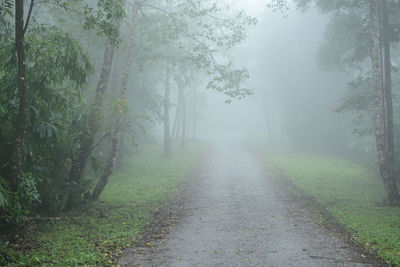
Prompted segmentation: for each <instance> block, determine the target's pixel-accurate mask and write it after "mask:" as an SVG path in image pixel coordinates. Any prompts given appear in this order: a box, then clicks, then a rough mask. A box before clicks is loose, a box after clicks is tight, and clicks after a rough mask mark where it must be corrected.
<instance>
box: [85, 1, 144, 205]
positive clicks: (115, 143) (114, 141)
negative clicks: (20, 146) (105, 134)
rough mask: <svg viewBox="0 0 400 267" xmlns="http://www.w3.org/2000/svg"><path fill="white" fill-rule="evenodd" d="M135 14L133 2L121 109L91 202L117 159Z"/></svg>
mask: <svg viewBox="0 0 400 267" xmlns="http://www.w3.org/2000/svg"><path fill="white" fill-rule="evenodd" d="M137 12H138V6H137V4H136V2H135V4H134V7H133V9H132V23H131V28H130V31H129V42H128V53H127V55H126V58H125V63H124V68H123V73H122V77H121V92H120V101H121V108H120V109H119V110H117V120H116V123H115V125H114V129H113V130H112V135H111V151H110V155H109V157H108V160H107V165H106V167H105V169H104V173H103V175H102V176H100V178H99V181H98V182H97V184H96V187H95V188H94V190H93V192H92V194H91V197H90V198H91V201H96V200H97V199H98V198H99V197H100V195H101V193H102V192H103V190H104V188H105V187H106V185H107V183H108V180H109V179H110V177H111V174H112V172H113V170H114V167H115V161H116V158H117V153H118V149H119V144H120V141H121V129H122V124H123V114H124V111H125V108H126V107H125V106H124V105H127V103H128V100H127V98H126V92H127V91H128V81H129V73H130V69H131V67H132V64H133V58H132V49H133V47H134V45H135V42H134V37H135V27H136V17H137Z"/></svg>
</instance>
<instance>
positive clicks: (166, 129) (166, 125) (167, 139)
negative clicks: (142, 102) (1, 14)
mask: <svg viewBox="0 0 400 267" xmlns="http://www.w3.org/2000/svg"><path fill="white" fill-rule="evenodd" d="M169 76H170V74H169V67H168V66H167V67H166V69H165V86H164V156H170V155H171V138H170V130H169V102H170V100H169V96H170V84H169V82H170V77H169Z"/></svg>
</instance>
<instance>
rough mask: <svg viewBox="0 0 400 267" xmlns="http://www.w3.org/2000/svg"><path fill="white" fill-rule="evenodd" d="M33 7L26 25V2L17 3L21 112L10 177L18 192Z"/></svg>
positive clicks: (27, 99)
mask: <svg viewBox="0 0 400 267" xmlns="http://www.w3.org/2000/svg"><path fill="white" fill-rule="evenodd" d="M33 5H34V0H31V4H30V8H29V13H28V17H27V19H26V23H24V0H16V1H15V48H16V51H17V61H18V65H17V68H18V76H17V79H18V81H17V85H18V93H19V110H18V115H17V119H16V121H15V127H14V129H15V139H14V147H13V149H12V152H11V161H10V167H9V175H8V179H9V180H10V183H11V187H12V189H13V190H16V188H17V186H18V184H19V180H20V178H21V175H22V161H23V149H24V141H25V136H26V129H27V123H28V105H29V88H28V85H27V82H26V80H27V79H26V55H25V33H26V29H27V27H28V24H29V18H30V15H31V12H32V8H33Z"/></svg>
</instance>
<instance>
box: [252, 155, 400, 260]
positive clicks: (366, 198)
mask: <svg viewBox="0 0 400 267" xmlns="http://www.w3.org/2000/svg"><path fill="white" fill-rule="evenodd" d="M259 155H261V156H262V160H263V162H264V163H265V165H266V167H267V168H268V170H270V171H271V172H273V173H274V174H275V175H276V177H278V179H279V177H280V178H283V177H286V178H288V179H289V180H290V181H291V182H292V183H293V185H294V187H295V190H292V191H291V193H293V194H294V195H295V196H297V197H300V198H301V197H304V196H311V197H312V198H313V199H314V200H315V201H316V202H317V204H320V205H322V206H323V207H325V208H326V209H327V211H328V213H330V215H332V216H333V217H334V219H336V220H337V222H338V223H339V224H341V225H342V226H344V227H345V228H346V229H347V230H349V232H350V233H352V235H351V238H352V239H354V240H355V241H357V242H359V243H360V244H361V245H363V246H364V247H365V249H367V250H368V251H370V252H372V253H374V254H376V255H377V256H379V257H380V258H382V259H383V260H384V261H385V262H387V263H391V264H394V265H395V266H400V208H399V207H390V206H389V205H388V203H387V197H386V194H385V190H384V187H383V186H382V182H381V180H380V179H379V174H378V173H377V171H375V172H374V171H371V170H370V169H369V168H367V167H365V166H363V165H361V164H357V163H354V162H351V161H349V160H346V159H342V158H338V157H334V156H327V155H320V154H311V153H304V152H298V151H292V150H289V149H283V150H282V149H279V150H278V149H268V148H267V149H264V150H263V151H260V153H259ZM297 189H298V190H297ZM299 194H300V195H301V196H300V195H299Z"/></svg>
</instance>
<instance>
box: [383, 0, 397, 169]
mask: <svg viewBox="0 0 400 267" xmlns="http://www.w3.org/2000/svg"><path fill="white" fill-rule="evenodd" d="M382 34H383V38H382V40H383V47H384V48H383V54H384V73H385V82H384V84H385V101H386V103H385V104H386V105H385V106H386V121H387V122H386V131H387V140H386V142H387V148H388V156H389V162H390V164H391V165H394V158H395V155H394V134H393V103H392V64H391V49H390V39H389V38H390V37H389V36H390V31H389V12H388V1H387V0H382Z"/></svg>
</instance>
